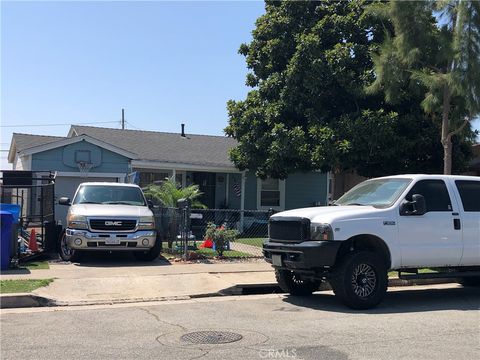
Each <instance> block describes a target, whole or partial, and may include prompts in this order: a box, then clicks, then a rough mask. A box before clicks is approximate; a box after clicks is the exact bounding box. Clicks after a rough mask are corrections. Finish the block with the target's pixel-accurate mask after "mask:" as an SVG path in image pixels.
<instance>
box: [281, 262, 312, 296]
mask: <svg viewBox="0 0 480 360" xmlns="http://www.w3.org/2000/svg"><path fill="white" fill-rule="evenodd" d="M275 277H276V279H277V282H278V285H279V286H280V288H281V289H282V290H283V291H285V292H288V293H290V294H291V295H298V296H308V295H311V294H312V293H313V292H314V291H317V290H318V288H319V287H320V283H321V281H320V280H311V279H305V278H302V277H301V276H300V275H298V274H295V273H294V272H292V271H290V270H281V269H275Z"/></svg>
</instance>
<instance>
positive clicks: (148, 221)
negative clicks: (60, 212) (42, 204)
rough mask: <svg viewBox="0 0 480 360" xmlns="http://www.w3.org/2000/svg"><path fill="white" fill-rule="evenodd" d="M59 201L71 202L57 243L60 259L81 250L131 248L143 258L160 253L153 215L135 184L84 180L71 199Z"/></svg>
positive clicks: (68, 258)
mask: <svg viewBox="0 0 480 360" xmlns="http://www.w3.org/2000/svg"><path fill="white" fill-rule="evenodd" d="M58 203H59V204H61V205H68V206H70V209H69V210H68V214H67V227H66V229H65V232H64V233H63V234H62V236H61V239H60V246H59V253H60V256H61V258H62V259H63V260H66V261H75V260H78V259H79V258H80V255H81V254H82V253H83V252H84V251H105V250H106V251H132V252H133V254H134V255H135V257H136V258H137V259H138V260H142V261H152V260H154V259H156V258H157V257H158V255H159V254H160V251H161V246H162V244H161V240H160V239H158V238H157V232H156V230H155V220H154V216H153V213H152V211H151V210H150V206H149V203H148V202H147V200H146V199H145V196H144V194H143V192H142V190H141V189H140V187H138V186H137V185H133V184H122V183H108V182H85V183H82V184H80V185H79V186H78V189H77V191H76V193H75V195H74V197H73V201H70V199H69V198H66V197H63V198H60V200H59V202H58Z"/></svg>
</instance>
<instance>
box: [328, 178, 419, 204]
mask: <svg viewBox="0 0 480 360" xmlns="http://www.w3.org/2000/svg"><path fill="white" fill-rule="evenodd" d="M411 181H412V179H405V178H403V179H374V180H367V181H364V182H362V183H360V184H358V185H357V186H355V187H354V188H353V189H351V190H349V191H348V192H346V193H345V194H344V195H343V196H342V197H341V198H340V199H338V200H337V201H335V205H368V206H374V207H378V208H386V207H389V206H391V205H392V204H393V203H394V202H395V201H397V199H398V198H399V196H400V195H401V194H402V193H403V192H404V191H405V189H406V188H407V186H408V184H410V182H411Z"/></svg>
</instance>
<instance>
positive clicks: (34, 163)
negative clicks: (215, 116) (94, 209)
mask: <svg viewBox="0 0 480 360" xmlns="http://www.w3.org/2000/svg"><path fill="white" fill-rule="evenodd" d="M234 146H236V140H234V139H232V138H228V137H224V136H207V135H190V134H185V132H184V131H183V126H182V132H181V133H164V132H154V131H138V130H123V129H112V128H100V127H90V126H76V125H73V126H72V127H71V128H70V131H69V133H68V135H67V136H66V137H55V136H40V135H31V134H17V133H15V134H14V135H13V138H12V142H11V145H10V151H9V157H8V159H9V162H10V163H12V164H13V170H33V171H40V170H53V171H56V172H57V177H56V185H55V188H56V191H55V192H56V195H57V197H60V196H70V197H71V196H72V195H73V193H74V191H75V189H76V187H77V186H78V184H79V183H81V182H84V181H119V182H123V181H130V182H133V181H135V182H137V183H139V185H140V186H146V185H148V184H151V183H156V182H160V181H162V180H164V179H165V178H166V177H172V176H173V177H175V179H176V180H177V182H178V183H179V184H181V185H182V186H186V185H190V184H198V185H199V187H200V190H201V191H202V192H203V194H204V195H203V198H202V199H201V200H202V202H203V203H204V204H206V205H207V206H208V207H209V208H230V209H242V210H263V209H270V208H272V209H274V210H277V211H280V210H286V209H293V208H298V207H308V206H314V205H325V204H326V202H327V198H328V193H329V184H328V183H329V181H328V174H326V173H321V172H311V173H296V174H292V175H290V176H289V177H288V178H287V179H285V180H277V179H266V180H261V179H259V178H257V177H255V174H254V173H253V172H249V171H239V170H238V169H237V168H235V166H234V165H233V163H232V162H231V161H230V159H229V156H228V152H229V150H230V149H231V148H233V147H234ZM56 211H57V214H58V216H57V219H63V218H64V216H65V208H64V207H63V208H62V207H57V208H56Z"/></svg>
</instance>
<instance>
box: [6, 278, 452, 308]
mask: <svg viewBox="0 0 480 360" xmlns="http://www.w3.org/2000/svg"><path fill="white" fill-rule="evenodd" d="M456 282H458V279H416V280H401V279H396V278H393V279H389V280H388V286H389V287H402V286H415V285H435V284H448V283H456ZM329 290H331V287H330V284H328V283H322V285H321V286H320V289H319V291H329ZM269 293H271V294H273V293H283V291H282V290H281V289H280V288H279V287H278V284H277V283H259V284H237V285H234V286H231V287H229V288H226V289H222V290H220V291H218V292H214V293H205V294H195V295H185V296H164V297H155V298H128V299H111V300H98V301H95V300H93V301H59V300H56V299H50V298H46V297H43V296H38V295H34V294H29V293H17V294H0V308H2V309H13V308H31V307H48V306H59V307H63V306H86V305H113V304H128V303H138V302H152V301H172V300H189V299H198V298H206V297H216V296H235V295H253V294H269Z"/></svg>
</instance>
